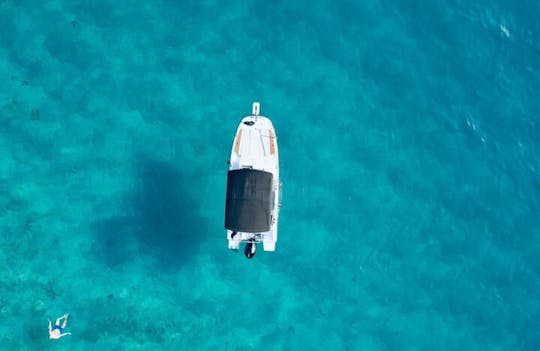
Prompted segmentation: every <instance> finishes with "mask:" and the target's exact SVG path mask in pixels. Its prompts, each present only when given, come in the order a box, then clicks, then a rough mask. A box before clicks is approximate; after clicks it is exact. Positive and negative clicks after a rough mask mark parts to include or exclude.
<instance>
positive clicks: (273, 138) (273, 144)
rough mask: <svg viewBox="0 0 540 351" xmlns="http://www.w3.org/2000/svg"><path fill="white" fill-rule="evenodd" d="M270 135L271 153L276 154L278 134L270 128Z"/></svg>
mask: <svg viewBox="0 0 540 351" xmlns="http://www.w3.org/2000/svg"><path fill="white" fill-rule="evenodd" d="M268 135H269V136H270V155H274V154H275V153H276V136H275V135H274V132H273V131H272V129H269V130H268Z"/></svg>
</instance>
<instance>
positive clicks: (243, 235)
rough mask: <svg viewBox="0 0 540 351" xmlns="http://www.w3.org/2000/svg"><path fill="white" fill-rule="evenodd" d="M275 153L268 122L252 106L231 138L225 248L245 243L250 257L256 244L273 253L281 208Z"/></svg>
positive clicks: (272, 128)
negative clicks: (250, 112) (248, 114)
mask: <svg viewBox="0 0 540 351" xmlns="http://www.w3.org/2000/svg"><path fill="white" fill-rule="evenodd" d="M280 201H281V183H280V180H279V154H278V145H277V137H276V132H275V130H274V126H273V124H272V121H270V119H268V118H267V117H264V116H261V115H260V104H259V103H258V102H254V103H253V108H252V114H251V116H246V117H244V118H243V119H242V120H241V121H240V124H239V125H238V129H237V130H236V135H235V137H234V141H233V145H232V150H231V158H230V160H229V171H228V172H227V198H226V205H225V228H226V229H227V240H228V241H229V249H231V250H238V249H239V247H240V244H241V243H246V246H245V248H244V254H245V255H246V257H248V258H252V257H253V255H254V254H255V252H256V249H257V244H258V243H262V245H263V249H264V251H275V250H276V242H277V238H278V214H279V208H280V206H281V203H280Z"/></svg>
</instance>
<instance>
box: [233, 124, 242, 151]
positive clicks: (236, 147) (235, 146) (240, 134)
mask: <svg viewBox="0 0 540 351" xmlns="http://www.w3.org/2000/svg"><path fill="white" fill-rule="evenodd" d="M240 140H242V129H240V130H239V131H238V134H236V140H235V142H234V153H235V154H237V155H240V153H239V152H238V151H239V150H240Z"/></svg>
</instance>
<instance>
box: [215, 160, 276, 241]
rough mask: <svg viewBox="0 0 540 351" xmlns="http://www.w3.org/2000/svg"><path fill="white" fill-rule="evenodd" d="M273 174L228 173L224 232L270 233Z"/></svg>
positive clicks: (258, 172)
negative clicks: (225, 230)
mask: <svg viewBox="0 0 540 351" xmlns="http://www.w3.org/2000/svg"><path fill="white" fill-rule="evenodd" d="M271 213H272V173H268V172H264V171H259V170H254V169H248V168H243V169H236V170H233V171H229V172H228V173H227V203H226V205H225V228H227V229H229V230H232V231H237V232H246V233H260V232H266V231H269V230H270V221H271Z"/></svg>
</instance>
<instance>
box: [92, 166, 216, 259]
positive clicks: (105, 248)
mask: <svg viewBox="0 0 540 351" xmlns="http://www.w3.org/2000/svg"><path fill="white" fill-rule="evenodd" d="M135 171H136V174H135V176H136V182H135V183H136V186H134V187H133V191H132V192H131V193H130V194H128V195H127V196H126V200H125V201H124V203H123V204H122V205H121V210H122V212H123V213H125V214H126V215H119V216H113V217H111V218H109V219H106V220H104V221H100V222H96V223H95V225H94V230H95V232H96V235H97V240H96V243H95V245H96V247H95V248H94V249H95V251H96V252H97V254H98V255H99V256H100V259H101V260H103V261H104V263H106V264H107V265H109V266H117V265H122V264H124V263H129V261H132V260H133V259H136V257H137V256H138V255H140V254H143V255H148V256H150V257H151V258H152V259H153V260H154V261H155V262H156V263H157V264H158V265H159V266H160V267H159V268H160V269H164V270H167V269H173V270H174V269H177V268H179V267H180V266H182V265H183V264H185V263H186V262H187V261H188V260H189V258H190V257H192V256H195V255H197V253H198V251H199V248H200V246H201V244H202V242H203V241H204V240H205V236H206V235H207V234H208V232H209V231H208V227H209V225H208V224H207V223H206V220H205V219H204V218H202V217H201V216H200V215H199V213H200V212H199V208H200V205H201V203H200V200H199V199H200V196H199V195H200V194H198V193H197V190H198V189H201V188H202V187H203V186H202V184H199V183H200V182H201V177H199V176H198V175H197V174H192V172H190V170H189V169H187V170H180V169H178V168H175V167H173V165H172V164H170V163H165V162H161V161H154V160H151V159H149V158H147V157H139V159H138V162H137V168H136V170H135ZM184 171H185V172H184Z"/></svg>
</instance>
